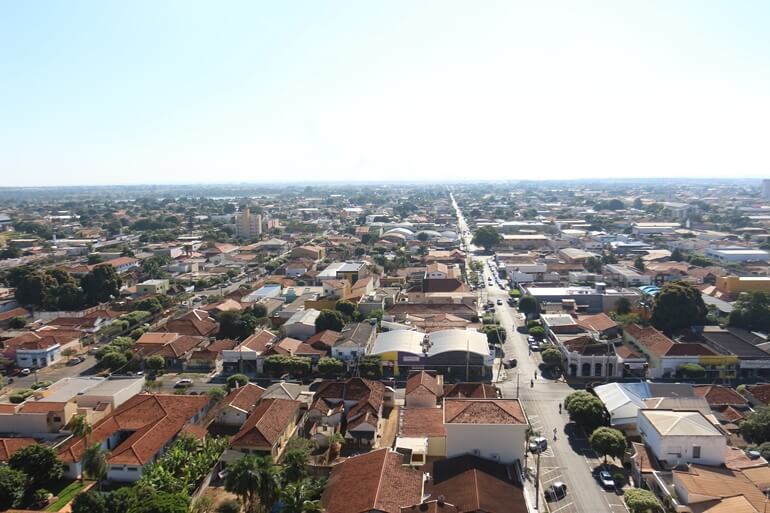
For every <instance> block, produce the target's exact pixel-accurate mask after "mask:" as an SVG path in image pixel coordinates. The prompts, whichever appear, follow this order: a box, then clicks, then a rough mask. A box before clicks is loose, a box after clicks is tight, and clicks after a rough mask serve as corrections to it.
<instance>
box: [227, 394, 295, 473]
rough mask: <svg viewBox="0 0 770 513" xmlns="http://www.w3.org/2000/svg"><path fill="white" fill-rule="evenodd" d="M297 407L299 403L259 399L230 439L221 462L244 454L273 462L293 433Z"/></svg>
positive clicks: (278, 456)
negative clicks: (267, 457)
mask: <svg viewBox="0 0 770 513" xmlns="http://www.w3.org/2000/svg"><path fill="white" fill-rule="evenodd" d="M301 406H302V403H301V402H300V401H289V400H286V399H262V400H261V401H260V402H259V404H258V405H257V407H256V408H254V411H253V412H252V413H251V415H249V418H248V419H246V422H244V423H243V426H242V427H241V430H240V431H238V433H236V434H235V435H234V436H233V437H232V438H231V439H230V448H229V449H228V451H227V452H226V453H225V455H224V456H223V459H224V460H225V461H233V460H235V459H238V458H240V457H242V456H243V455H244V454H257V455H260V456H271V457H272V458H273V460H275V461H277V460H278V459H279V458H280V457H281V454H283V451H284V449H285V448H286V443H287V442H288V441H289V438H291V436H292V435H293V434H294V431H295V430H296V429H297V422H298V421H299V418H300V407H301Z"/></svg>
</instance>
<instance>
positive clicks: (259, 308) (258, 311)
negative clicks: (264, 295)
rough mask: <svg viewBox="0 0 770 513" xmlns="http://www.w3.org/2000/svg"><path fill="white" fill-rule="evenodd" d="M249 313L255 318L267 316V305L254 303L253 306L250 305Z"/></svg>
mask: <svg viewBox="0 0 770 513" xmlns="http://www.w3.org/2000/svg"><path fill="white" fill-rule="evenodd" d="M251 314H252V315H253V316H254V317H256V318H257V319H261V318H263V317H267V307H266V306H265V305H263V304H262V303H255V304H254V306H252V307H251Z"/></svg>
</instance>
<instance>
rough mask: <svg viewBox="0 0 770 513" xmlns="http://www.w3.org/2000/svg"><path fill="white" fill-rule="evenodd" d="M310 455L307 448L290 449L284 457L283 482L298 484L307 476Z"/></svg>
mask: <svg viewBox="0 0 770 513" xmlns="http://www.w3.org/2000/svg"><path fill="white" fill-rule="evenodd" d="M309 459H310V453H309V451H308V450H307V449H305V448H296V449H288V450H287V451H286V452H285V453H284V456H283V461H282V462H281V463H283V481H284V483H285V484H288V483H296V482H297V481H300V480H302V479H304V478H305V476H307V469H306V468H305V466H306V465H307V462H308V460H309Z"/></svg>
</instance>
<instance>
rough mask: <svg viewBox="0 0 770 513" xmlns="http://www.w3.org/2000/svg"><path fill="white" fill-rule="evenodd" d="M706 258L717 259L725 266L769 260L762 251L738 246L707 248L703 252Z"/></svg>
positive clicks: (767, 254) (768, 254) (769, 256)
mask: <svg viewBox="0 0 770 513" xmlns="http://www.w3.org/2000/svg"><path fill="white" fill-rule="evenodd" d="M704 253H705V254H706V256H709V257H712V258H715V259H717V260H718V261H720V262H722V263H725V264H734V263H741V262H767V261H769V260H770V253H768V252H767V251H765V250H762V249H751V248H744V247H739V246H735V247H733V246H731V247H723V248H709V249H706V250H705V251H704Z"/></svg>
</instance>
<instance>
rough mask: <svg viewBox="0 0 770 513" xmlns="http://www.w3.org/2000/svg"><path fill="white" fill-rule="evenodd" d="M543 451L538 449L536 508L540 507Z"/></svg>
mask: <svg viewBox="0 0 770 513" xmlns="http://www.w3.org/2000/svg"><path fill="white" fill-rule="evenodd" d="M541 452H542V451H541V450H540V449H539V448H538V451H537V471H536V473H535V509H539V508H540V453H541Z"/></svg>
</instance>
